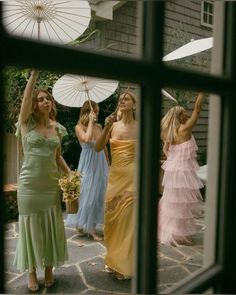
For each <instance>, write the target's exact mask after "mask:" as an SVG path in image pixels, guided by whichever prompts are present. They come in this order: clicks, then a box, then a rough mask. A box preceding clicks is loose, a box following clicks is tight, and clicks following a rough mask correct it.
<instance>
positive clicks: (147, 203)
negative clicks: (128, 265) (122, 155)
mask: <svg viewBox="0 0 236 295" xmlns="http://www.w3.org/2000/svg"><path fill="white" fill-rule="evenodd" d="M143 12H144V17H143V20H144V23H143V59H144V60H146V61H148V62H149V63H150V69H149V70H148V71H147V72H146V75H147V77H148V81H147V82H145V81H144V82H143V84H142V91H141V103H140V141H139V159H138V163H139V170H138V181H137V183H138V208H137V209H138V214H137V216H138V227H137V235H136V245H137V249H136V276H135V279H134V292H135V294H137V293H141V294H155V293H156V287H157V263H156V262H157V261H156V260H157V258H156V257H157V197H158V181H157V180H158V174H159V150H160V148H159V146H160V142H159V137H160V136H159V124H160V114H161V85H162V81H161V78H160V77H161V75H160V73H161V66H162V65H161V59H162V56H163V50H162V46H163V26H164V12H165V10H164V2H162V1H160V2H159V1H144V2H143ZM158 73H159V75H158ZM155 179H156V181H155Z"/></svg>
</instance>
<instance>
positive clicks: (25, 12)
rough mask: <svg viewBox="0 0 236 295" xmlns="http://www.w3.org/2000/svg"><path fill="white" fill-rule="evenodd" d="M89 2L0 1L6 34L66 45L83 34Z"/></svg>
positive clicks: (46, 0)
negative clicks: (0, 2)
mask: <svg viewBox="0 0 236 295" xmlns="http://www.w3.org/2000/svg"><path fill="white" fill-rule="evenodd" d="M90 17H91V12H90V6H89V4H88V1H86V0H83V1H78V0H77V1H76V0H74V1H65V0H64V1H63V0H54V1H52V0H24V1H23V0H21V1H20V0H19V1H15V0H14V1H13V0H11V1H4V2H3V17H2V18H3V23H4V26H5V28H6V31H7V32H8V33H9V34H13V35H17V36H21V37H26V38H31V39H40V40H42V41H50V42H55V43H61V44H66V43H69V42H71V41H73V40H75V39H76V38H78V37H79V36H80V35H82V34H83V32H84V31H85V29H86V28H87V27H88V25H89V22H90Z"/></svg>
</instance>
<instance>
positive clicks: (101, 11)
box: [4, 1, 141, 58]
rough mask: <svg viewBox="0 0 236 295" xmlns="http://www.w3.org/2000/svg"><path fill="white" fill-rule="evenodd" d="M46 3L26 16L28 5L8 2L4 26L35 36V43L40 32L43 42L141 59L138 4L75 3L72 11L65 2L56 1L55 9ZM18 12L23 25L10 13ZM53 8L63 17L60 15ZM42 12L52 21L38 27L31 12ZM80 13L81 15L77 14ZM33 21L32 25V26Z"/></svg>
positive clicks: (20, 34) (16, 32)
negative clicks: (15, 4)
mask: <svg viewBox="0 0 236 295" xmlns="http://www.w3.org/2000/svg"><path fill="white" fill-rule="evenodd" d="M29 2H30V1H29ZM31 2H32V1H31ZM44 2H45V1H39V3H41V4H40V5H39V4H38V5H37V4H35V5H33V8H32V7H29V12H28V14H27V15H25V14H24V9H26V8H28V6H27V5H26V6H27V7H26V8H25V7H23V5H22V4H21V3H20V4H19V5H17V6H16V7H15V6H14V5H10V4H9V3H8V1H4V7H6V9H5V10H4V15H6V16H7V18H6V19H5V23H4V24H5V26H6V28H7V30H8V32H9V33H10V34H17V35H18V36H23V37H28V38H31V35H32V34H33V36H34V38H35V40H37V39H38V33H39V32H40V33H39V39H40V40H42V41H49V42H53V43H62V44H70V46H75V47H78V46H80V47H82V48H88V49H89V50H94V51H102V52H103V53H104V52H107V53H109V54H111V53H112V54H114V55H122V56H128V57H134V58H137V57H140V40H141V39H140V29H141V25H140V22H141V18H140V13H139V8H138V7H139V5H138V2H137V1H126V2H123V1H119V3H117V1H90V4H89V3H88V1H74V2H73V3H72V4H71V7H69V8H70V9H69V8H68V7H65V5H64V6H63V3H64V2H63V3H62V4H60V3H56V2H57V1H54V2H55V4H52V5H53V7H51V6H50V5H51V4H50V5H49V6H48V5H47V4H46V2H45V3H44ZM69 2H70V1H69ZM76 2H77V4H76V5H75V3H76ZM29 5H30V3H29ZM77 6H78V7H77ZM14 9H17V13H18V15H19V17H20V16H21V15H22V14H23V16H21V19H20V20H21V21H22V18H23V19H24V18H26V20H25V21H22V23H21V22H20V20H19V21H17V20H16V19H14V20H13V19H12V16H11V14H13V12H11V14H10V13H9V10H10V11H11V10H12V11H14ZM53 9H55V11H59V12H61V14H60V15H59V16H57V15H56V14H55V13H54V12H53ZM41 10H42V11H43V12H44V17H47V18H49V22H48V23H47V22H45V21H44V19H43V20H42V22H41V23H39V26H37V22H36V21H35V17H34V15H33V16H31V13H32V11H34V13H35V14H36V15H37V14H39V15H41V14H42V12H41ZM71 11H72V12H71ZM14 12H15V11H14ZM62 13H64V15H63V16H64V19H61V15H62ZM67 13H68V15H69V16H68V15H67ZM77 13H78V16H77V15H75V14H77ZM54 14H55V15H54ZM8 15H9V16H8ZM14 15H15V14H14ZM31 19H32V21H31V22H32V24H31V23H30V24H28V21H29V20H31ZM50 21H51V22H50ZM9 23H10V24H11V25H9ZM47 24H48V25H49V26H48V27H47ZM54 26H55V27H54ZM11 27H12V28H11ZM15 27H16V28H17V29H15ZM32 32H33V33H32Z"/></svg>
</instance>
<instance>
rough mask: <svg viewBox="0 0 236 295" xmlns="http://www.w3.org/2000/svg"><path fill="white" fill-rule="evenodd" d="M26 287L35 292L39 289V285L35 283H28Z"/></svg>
mask: <svg viewBox="0 0 236 295" xmlns="http://www.w3.org/2000/svg"><path fill="white" fill-rule="evenodd" d="M28 289H29V290H30V291H31V292H37V291H38V290H39V285H38V284H36V285H31V286H30V285H28Z"/></svg>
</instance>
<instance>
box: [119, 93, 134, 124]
mask: <svg viewBox="0 0 236 295" xmlns="http://www.w3.org/2000/svg"><path fill="white" fill-rule="evenodd" d="M126 95H128V96H129V97H130V98H131V99H132V101H133V103H134V104H135V105H136V101H137V97H136V95H135V94H134V93H133V92H131V91H125V92H123V93H121V94H120V96H119V99H121V100H122V99H123V98H124V97H125V96H126ZM121 97H122V98H121ZM135 110H136V108H135V109H133V117H134V119H136V112H135ZM120 118H122V114H121V116H120Z"/></svg>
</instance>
